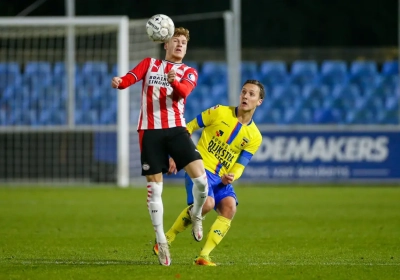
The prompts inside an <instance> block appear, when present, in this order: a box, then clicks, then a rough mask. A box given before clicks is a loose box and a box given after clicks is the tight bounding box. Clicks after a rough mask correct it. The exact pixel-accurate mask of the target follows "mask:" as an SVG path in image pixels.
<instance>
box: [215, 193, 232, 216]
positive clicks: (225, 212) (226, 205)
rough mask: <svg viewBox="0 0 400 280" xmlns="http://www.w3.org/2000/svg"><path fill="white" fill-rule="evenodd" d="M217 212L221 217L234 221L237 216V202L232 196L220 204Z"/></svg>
mask: <svg viewBox="0 0 400 280" xmlns="http://www.w3.org/2000/svg"><path fill="white" fill-rule="evenodd" d="M217 211H218V213H219V214H220V215H221V216H223V217H225V218H227V219H231V220H232V219H233V217H234V216H235V214H236V200H235V199H234V198H233V197H230V196H229V197H226V198H224V199H223V200H222V201H221V202H220V203H219V204H218V206H217Z"/></svg>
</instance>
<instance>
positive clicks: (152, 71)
mask: <svg viewBox="0 0 400 280" xmlns="http://www.w3.org/2000/svg"><path fill="white" fill-rule="evenodd" d="M171 70H174V71H175V73H176V76H175V79H176V80H177V81H180V80H181V79H182V77H183V74H184V73H183V70H182V69H180V67H179V66H178V65H174V64H168V63H167V64H165V63H162V64H153V65H150V67H149V69H148V70H147V74H146V80H147V82H148V84H149V85H157V84H158V85H160V84H161V85H162V86H170V85H169V83H168V73H169V72H170V71H171Z"/></svg>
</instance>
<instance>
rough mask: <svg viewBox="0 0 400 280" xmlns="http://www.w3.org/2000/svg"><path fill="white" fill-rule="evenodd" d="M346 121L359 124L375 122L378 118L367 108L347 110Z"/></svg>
mask: <svg viewBox="0 0 400 280" xmlns="http://www.w3.org/2000/svg"><path fill="white" fill-rule="evenodd" d="M346 123H347V124H360V125H361V124H363V125H366V124H377V123H378V120H377V118H376V115H375V114H374V113H373V112H371V111H369V110H367V109H360V110H351V111H348V112H347V115H346Z"/></svg>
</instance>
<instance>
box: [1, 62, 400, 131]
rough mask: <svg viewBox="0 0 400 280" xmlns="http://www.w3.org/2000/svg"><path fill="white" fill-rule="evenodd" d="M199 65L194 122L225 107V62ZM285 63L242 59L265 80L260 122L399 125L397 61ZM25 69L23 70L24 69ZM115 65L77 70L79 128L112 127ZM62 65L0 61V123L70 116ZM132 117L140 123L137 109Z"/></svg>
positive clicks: (190, 106)
mask: <svg viewBox="0 0 400 280" xmlns="http://www.w3.org/2000/svg"><path fill="white" fill-rule="evenodd" d="M188 64H190V65H192V66H194V67H196V68H198V69H199V77H200V78H199V82H198V86H197V88H196V89H195V91H194V92H193V93H192V94H191V95H190V97H189V99H188V103H187V109H186V112H185V116H186V118H187V119H192V118H193V117H195V116H196V115H197V114H198V113H199V112H200V111H201V110H204V109H206V108H208V107H210V106H213V105H215V104H216V103H220V104H227V103H228V94H227V88H226V86H225V84H224V83H222V82H221V81H224V79H225V76H224V75H226V65H225V64H223V63H220V62H211V61H209V62H204V63H203V64H202V65H197V64H195V63H188ZM288 68H289V67H288V65H286V64H285V63H284V62H281V61H265V62H262V63H260V64H257V63H253V62H243V63H242V67H241V69H242V79H243V80H246V79H254V78H256V79H260V80H261V81H262V82H263V83H264V84H265V85H266V86H267V98H266V99H265V100H264V102H263V104H262V106H260V108H259V109H258V110H257V113H256V115H255V120H256V121H257V122H258V123H267V124H325V123H338V124H385V123H387V124H394V123H398V113H397V112H398V99H399V78H398V63H397V62H396V61H390V62H389V61H388V62H386V63H384V64H383V65H382V66H381V67H378V65H377V64H376V63H374V62H368V61H367V62H360V61H354V62H352V63H350V64H349V66H348V64H346V63H345V62H343V61H325V62H323V63H321V65H318V64H317V63H316V62H314V61H295V62H294V63H293V64H291V66H290V71H288V70H287V69H288ZM22 70H23V71H22ZM114 75H115V66H113V67H111V69H110V67H109V65H107V64H106V63H104V62H87V63H84V64H83V65H80V66H79V67H77V70H76V94H75V102H76V106H75V111H76V112H75V121H76V124H78V125H85V124H86V125H98V124H115V122H116V112H117V102H116V94H115V90H113V89H111V88H110V79H111V77H112V76H114ZM65 77H66V75H65V67H64V63H63V62H57V63H55V64H53V65H52V64H50V63H47V62H30V63H27V64H26V65H25V66H24V67H21V65H19V64H17V63H0V125H3V126H4V125H59V124H65V123H66V119H67V117H66V116H67V113H66V112H67V109H66V107H67V106H66V104H67V91H66V81H65ZM131 121H132V122H136V121H137V112H132V114H131Z"/></svg>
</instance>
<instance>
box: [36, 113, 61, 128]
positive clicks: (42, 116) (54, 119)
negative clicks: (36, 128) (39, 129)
mask: <svg viewBox="0 0 400 280" xmlns="http://www.w3.org/2000/svg"><path fill="white" fill-rule="evenodd" d="M65 124H67V113H66V111H65V110H59V109H48V110H42V111H40V113H39V119H38V125H41V126H46V125H65Z"/></svg>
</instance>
